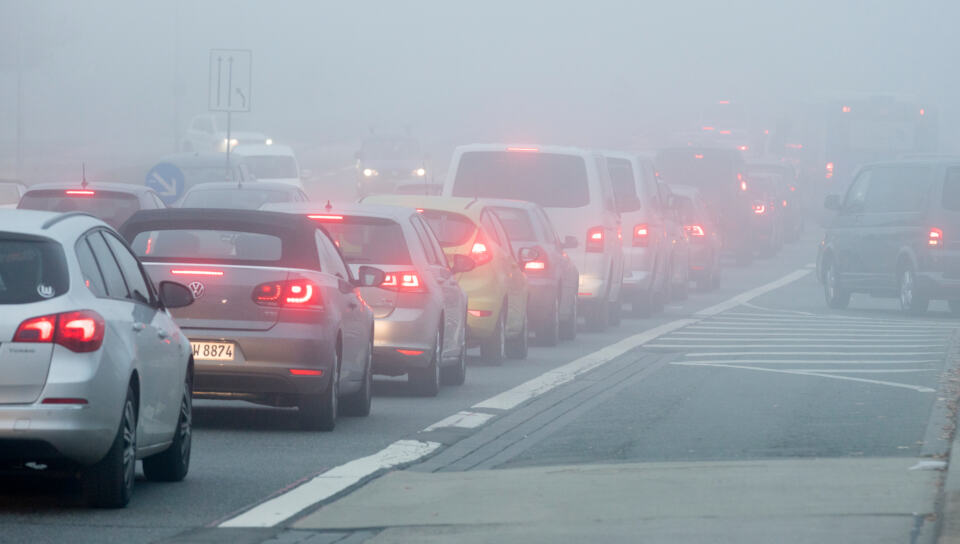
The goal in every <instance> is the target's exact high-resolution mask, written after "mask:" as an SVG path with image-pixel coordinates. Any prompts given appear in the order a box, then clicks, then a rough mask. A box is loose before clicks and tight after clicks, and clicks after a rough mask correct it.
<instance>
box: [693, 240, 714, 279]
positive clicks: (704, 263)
mask: <svg viewBox="0 0 960 544" xmlns="http://www.w3.org/2000/svg"><path fill="white" fill-rule="evenodd" d="M689 266H690V277H691V278H692V279H699V278H703V277H707V276H709V275H710V273H711V272H712V271H713V267H714V254H713V248H712V247H709V246H703V245H699V244H690V265H689Z"/></svg>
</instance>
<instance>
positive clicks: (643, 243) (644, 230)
mask: <svg viewBox="0 0 960 544" xmlns="http://www.w3.org/2000/svg"><path fill="white" fill-rule="evenodd" d="M649 243H650V228H649V227H648V226H647V224H646V223H643V224H640V225H637V226H635V227H633V245H634V247H647V245H648V244H649Z"/></svg>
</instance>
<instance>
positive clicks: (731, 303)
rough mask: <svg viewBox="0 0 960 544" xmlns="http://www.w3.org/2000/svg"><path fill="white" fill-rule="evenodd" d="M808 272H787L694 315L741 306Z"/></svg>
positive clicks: (699, 315)
mask: <svg viewBox="0 0 960 544" xmlns="http://www.w3.org/2000/svg"><path fill="white" fill-rule="evenodd" d="M808 274H810V270H806V269H804V270H796V271H794V272H791V273H789V274H787V275H786V276H784V277H782V278H780V279H778V280H776V281H772V282H770V283H768V284H766V285H761V286H760V287H757V288H755V289H751V290H749V291H747V292H745V293H740V294H739V295H737V296H735V297H733V298H731V299H729V300H725V301H723V302H721V303H719V304H714V305H713V306H710V307H709V308H704V309H702V310H700V311H699V312H696V313H695V314H693V315H695V316H697V317H709V316H712V315H717V314H719V313H721V312H725V311H727V310H729V309H731V308H736V307H737V306H740V305H741V304H743V303H744V302H749V301H751V300H753V299H755V298H757V297H759V296H760V295H763V294H766V293H769V292H770V291H773V290H774V289H779V288H780V287H783V286H784V285H788V284H790V283H793V282H795V281H797V280H799V279H800V278H802V277H804V276H806V275H808Z"/></svg>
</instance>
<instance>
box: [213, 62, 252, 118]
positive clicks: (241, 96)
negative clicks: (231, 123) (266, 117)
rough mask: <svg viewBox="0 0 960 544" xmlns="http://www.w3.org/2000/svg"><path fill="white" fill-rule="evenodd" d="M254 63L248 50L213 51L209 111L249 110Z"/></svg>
mask: <svg viewBox="0 0 960 544" xmlns="http://www.w3.org/2000/svg"><path fill="white" fill-rule="evenodd" d="M252 62H253V53H252V52H251V51H250V50H249V49H211V50H210V76H209V77H210V81H209V93H210V94H209V98H208V107H209V109H210V111H231V112H245V111H250V96H251V95H250V91H251V86H252V85H253V72H252Z"/></svg>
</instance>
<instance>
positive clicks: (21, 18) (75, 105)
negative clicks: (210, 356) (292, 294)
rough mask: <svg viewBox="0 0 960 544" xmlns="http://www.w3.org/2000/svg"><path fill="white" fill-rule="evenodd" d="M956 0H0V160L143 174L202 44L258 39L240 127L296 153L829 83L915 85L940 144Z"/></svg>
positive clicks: (647, 125) (566, 124)
mask: <svg viewBox="0 0 960 544" xmlns="http://www.w3.org/2000/svg"><path fill="white" fill-rule="evenodd" d="M958 4H960V2H951V1H912V2H911V1H892V0H889V1H809V0H804V1H795V2H775V1H760V0H757V1H739V2H713V1H680V0H676V1H674V0H671V1H660V2H644V1H633V2H627V1H624V2H615V1H590V2H587V1H569V0H565V1H544V2H539V1H536V2H535V1H528V2H524V1H512V2H511V1H475V2H464V1H450V0H447V1H440V0H438V1H403V2H399V1H387V0H382V1H341V2H326V1H310V0H297V1H294V0H289V1H283V0H272V1H267V0H262V1H253V0H230V1H223V0H197V1H192V0H165V1H146V0H145V1H130V0H0V177H14V176H16V175H18V174H19V176H20V177H22V178H23V179H26V180H28V181H38V180H41V179H57V178H59V177H62V176H66V175H72V173H73V172H76V171H78V170H79V162H80V161H81V160H86V161H87V164H88V172H93V173H94V174H95V175H100V176H101V177H123V176H131V177H133V178H134V179H131V181H139V180H140V179H142V177H137V176H139V175H140V174H139V173H140V172H142V170H143V168H142V167H143V165H144V164H146V165H147V166H149V164H148V163H151V161H155V159H156V158H157V157H159V156H161V155H163V154H165V153H169V152H172V151H175V150H176V145H177V143H178V141H179V139H180V137H181V136H182V134H183V131H184V129H185V127H186V124H187V123H188V122H189V120H190V118H191V117H192V116H193V115H195V114H197V113H202V112H204V111H205V110H206V105H207V67H208V54H209V50H210V49H211V48H244V49H252V50H253V77H254V82H253V94H252V97H251V100H252V107H253V111H252V112H251V113H250V114H240V115H237V116H236V119H237V123H238V124H239V125H241V126H247V127H251V128H256V129H262V130H263V131H265V132H267V133H268V135H270V136H272V137H274V139H275V140H276V141H278V142H286V143H291V144H293V145H294V146H295V149H297V151H298V152H299V153H300V154H301V156H302V158H304V157H306V158H305V159H304V160H303V162H306V163H307V166H308V167H310V166H315V167H318V168H322V167H325V166H326V163H327V162H329V161H331V160H333V159H330V157H331V156H332V155H336V156H337V157H340V156H342V155H344V154H345V153H346V150H348V149H349V150H352V149H354V148H355V146H356V142H357V141H358V139H359V138H360V137H361V136H362V135H363V134H364V133H365V132H366V131H367V127H368V126H370V125H376V126H378V127H383V128H401V127H403V126H405V125H410V126H411V127H412V129H413V131H414V133H415V134H417V135H419V136H421V137H422V138H423V139H424V141H425V144H426V147H427V148H428V149H430V150H431V151H432V152H433V155H434V157H435V158H436V159H437V160H438V161H439V160H442V159H443V158H445V157H446V155H447V154H448V152H449V150H450V148H451V147H452V146H453V145H455V144H458V143H469V142H473V141H489V140H513V141H540V142H555V143H573V144H578V145H591V146H618V147H646V146H649V145H655V144H656V143H657V140H658V139H659V138H660V137H662V135H663V134H664V133H665V132H666V131H668V130H669V129H671V128H673V127H677V126H678V125H680V124H682V123H684V122H687V121H689V120H690V119H693V118H695V116H696V111H697V108H698V107H699V106H700V105H701V104H704V103H707V102H710V101H714V100H717V99H720V98H723V99H733V100H736V101H739V102H743V103H748V104H756V106H755V107H756V108H758V109H760V108H766V109H776V108H777V107H778V105H779V104H783V103H786V102H789V101H791V100H796V99H804V98H809V97H814V96H816V95H818V94H823V93H830V92H833V91H846V90H851V91H852V90H858V91H891V92H904V93H913V94H916V95H918V96H920V97H922V98H923V99H924V100H925V101H929V103H930V104H932V105H935V106H936V107H938V108H939V110H940V111H941V120H942V123H943V126H942V129H941V139H942V140H943V141H944V142H945V144H944V145H945V146H946V147H949V148H950V149H952V148H953V147H954V146H955V136H954V134H953V132H954V131H953V130H952V127H953V126H956V120H957V119H958V117H960V115H958V108H957V104H956V96H957V95H958V91H960V74H958V66H960V65H958V62H957V61H958V60H960V59H958V56H960V47H958V46H957V41H956V38H955V37H954V28H955V27H956V22H957V21H958V20H960V19H958V15H960V5H958ZM18 51H19V59H20V61H19V63H18ZM18 64H19V67H20V68H19V70H18ZM18 72H19V78H20V85H21V93H20V94H21V96H22V98H23V100H22V104H19V105H18V103H17V79H18ZM18 107H19V116H18ZM18 117H19V119H20V120H22V123H23V124H22V126H21V129H20V131H21V132H20V134H21V164H20V171H19V172H17V158H16V156H17V145H16V141H17V121H18ZM311 161H312V162H314V163H315V164H313V165H311V164H310V163H311Z"/></svg>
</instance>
